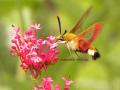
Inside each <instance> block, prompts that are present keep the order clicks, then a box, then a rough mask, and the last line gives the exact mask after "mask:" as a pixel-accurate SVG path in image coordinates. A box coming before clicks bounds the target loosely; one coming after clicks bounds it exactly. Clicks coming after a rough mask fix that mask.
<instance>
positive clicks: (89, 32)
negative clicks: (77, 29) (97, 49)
mask: <svg viewBox="0 0 120 90" xmlns="http://www.w3.org/2000/svg"><path fill="white" fill-rule="evenodd" d="M102 27H103V23H102V22H97V23H95V24H93V25H92V26H91V27H89V28H87V29H86V30H84V31H82V32H81V33H80V34H79V35H78V36H80V37H83V38H87V40H88V42H89V43H92V42H93V41H94V40H95V39H96V38H97V36H98V35H99V33H100V31H101V29H102Z"/></svg>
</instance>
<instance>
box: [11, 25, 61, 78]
mask: <svg viewBox="0 0 120 90" xmlns="http://www.w3.org/2000/svg"><path fill="white" fill-rule="evenodd" d="M38 29H40V24H33V25H31V27H30V28H29V29H28V30H27V31H26V32H24V33H23V34H20V29H19V28H18V27H15V26H13V30H12V36H13V39H12V40H11V42H12V43H13V45H12V46H11V53H12V55H18V56H19V58H20V61H21V65H20V66H21V67H22V68H23V70H24V71H27V70H30V72H31V73H32V76H33V77H34V78H37V77H38V75H39V74H40V72H41V69H42V68H44V70H46V69H47V67H48V65H50V64H54V63H56V62H57V60H58V58H57V57H56V55H57V54H58V53H59V52H58V51H57V50H55V48H56V47H57V46H58V44H57V43H56V40H55V37H53V36H50V37H47V38H46V40H43V39H37V37H36V35H37V30H38Z"/></svg>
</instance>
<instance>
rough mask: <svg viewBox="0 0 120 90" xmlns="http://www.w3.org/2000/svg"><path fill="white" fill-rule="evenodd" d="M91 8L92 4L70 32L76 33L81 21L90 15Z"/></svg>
mask: <svg viewBox="0 0 120 90" xmlns="http://www.w3.org/2000/svg"><path fill="white" fill-rule="evenodd" d="M91 9H92V6H91V7H89V8H88V9H87V11H86V12H85V13H84V14H83V15H82V16H81V18H80V19H79V20H78V21H77V23H76V24H75V25H74V27H73V28H72V29H71V30H70V33H75V32H76V31H77V30H78V29H79V28H80V25H81V23H82V22H83V21H84V19H85V18H87V17H88V15H89V13H90V11H91Z"/></svg>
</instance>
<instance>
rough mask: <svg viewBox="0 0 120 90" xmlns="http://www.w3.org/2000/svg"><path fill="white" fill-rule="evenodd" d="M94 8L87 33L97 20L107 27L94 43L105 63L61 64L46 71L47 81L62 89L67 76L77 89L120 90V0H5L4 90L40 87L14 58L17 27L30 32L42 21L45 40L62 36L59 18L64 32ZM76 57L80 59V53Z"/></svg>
mask: <svg viewBox="0 0 120 90" xmlns="http://www.w3.org/2000/svg"><path fill="white" fill-rule="evenodd" d="M90 6H93V10H92V12H91V14H90V16H89V17H88V18H87V19H86V20H85V22H84V24H83V25H82V28H83V29H84V28H86V27H87V26H90V25H91V24H93V23H95V22H97V21H102V22H103V23H104V27H103V30H102V32H101V33H100V36H99V37H98V38H97V40H96V41H95V42H93V44H94V45H95V46H96V47H97V48H98V49H99V51H100V53H101V58H100V59H99V60H97V61H91V59H90V60H89V61H75V60H74V61H65V60H60V61H59V62H57V63H56V64H55V65H52V66H49V68H48V70H47V72H44V71H43V72H42V75H41V77H42V76H52V77H53V79H54V83H56V82H59V83H61V84H62V83H63V82H62V81H61V80H60V78H61V77H62V76H66V77H69V78H70V79H72V80H75V83H74V84H73V85H72V86H71V90H120V12H119V10H120V0H0V90H32V89H33V87H34V85H35V84H36V83H38V82H36V81H34V80H31V78H30V77H29V75H27V76H26V75H25V74H24V72H23V71H22V70H20V69H18V67H19V62H18V61H19V60H18V58H17V57H13V56H11V55H10V52H9V46H10V32H9V31H10V27H11V25H12V24H15V25H16V26H19V27H21V28H22V30H24V31H25V30H26V28H28V27H29V26H30V25H31V24H32V23H35V22H37V23H40V24H41V27H42V30H40V31H39V32H38V37H39V38H40V37H41V38H44V37H46V36H49V35H55V36H57V35H58V34H59V29H58V23H57V19H56V16H57V15H59V16H60V17H61V22H62V30H63V31H64V30H65V29H67V30H68V31H69V29H71V28H72V27H73V25H74V24H75V22H76V21H77V20H78V19H79V18H80V16H81V15H82V14H83V12H85V10H87V8H88V7H90ZM80 31H81V30H80ZM58 49H59V50H60V55H59V58H60V59H64V58H71V56H70V54H69V51H68V50H67V49H66V47H65V46H64V45H61V46H60V47H59V48H58ZM79 55H80V57H83V58H84V57H85V58H89V57H88V55H83V54H79ZM73 57H75V58H76V56H75V54H74V53H73ZM78 58H79V57H78Z"/></svg>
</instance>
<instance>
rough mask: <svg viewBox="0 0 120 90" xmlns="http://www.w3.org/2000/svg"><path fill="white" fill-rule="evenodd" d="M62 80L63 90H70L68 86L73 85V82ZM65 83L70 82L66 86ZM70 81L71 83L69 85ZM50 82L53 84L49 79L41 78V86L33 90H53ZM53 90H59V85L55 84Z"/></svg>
mask: <svg viewBox="0 0 120 90" xmlns="http://www.w3.org/2000/svg"><path fill="white" fill-rule="evenodd" d="M64 80H65V87H64V90H70V88H69V85H71V84H72V83H73V81H72V80H67V79H64ZM66 81H67V83H68V82H69V81H70V83H69V84H67V85H66ZM71 81H72V83H71ZM52 82H53V80H52V78H51V77H48V78H43V79H42V82H41V84H40V85H37V86H35V87H34V90H53V89H52ZM54 90H60V85H59V84H56V85H55V88H54Z"/></svg>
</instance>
